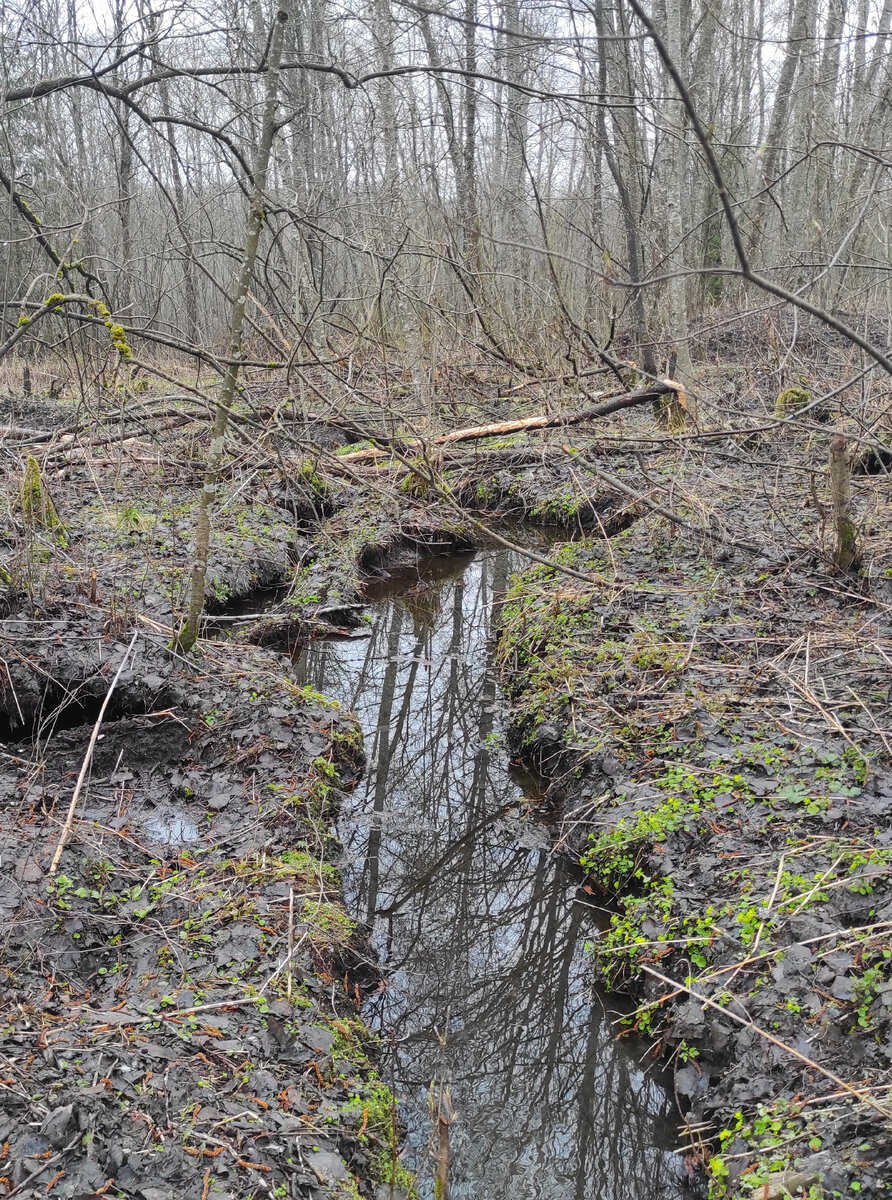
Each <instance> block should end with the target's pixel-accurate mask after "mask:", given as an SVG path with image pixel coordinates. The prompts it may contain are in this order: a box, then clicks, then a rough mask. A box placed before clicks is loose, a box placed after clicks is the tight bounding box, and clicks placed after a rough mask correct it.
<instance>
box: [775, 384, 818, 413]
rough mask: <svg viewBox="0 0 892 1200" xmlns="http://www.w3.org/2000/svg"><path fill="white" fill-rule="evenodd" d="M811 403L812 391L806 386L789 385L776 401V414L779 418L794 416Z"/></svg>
mask: <svg viewBox="0 0 892 1200" xmlns="http://www.w3.org/2000/svg"><path fill="white" fill-rule="evenodd" d="M809 404H811V392H810V391H809V390H808V388H804V387H797V386H794V387H788V388H785V389H784V391H782V392H781V393H780V395H779V396H778V398H777V400H775V402H774V415H775V416H776V417H778V418H779V419H781V420H782V419H783V418H784V417H792V416H794V415H795V414H796V413H798V412H800V411H801V410H802V409H803V408H805V407H806V406H807V405H809Z"/></svg>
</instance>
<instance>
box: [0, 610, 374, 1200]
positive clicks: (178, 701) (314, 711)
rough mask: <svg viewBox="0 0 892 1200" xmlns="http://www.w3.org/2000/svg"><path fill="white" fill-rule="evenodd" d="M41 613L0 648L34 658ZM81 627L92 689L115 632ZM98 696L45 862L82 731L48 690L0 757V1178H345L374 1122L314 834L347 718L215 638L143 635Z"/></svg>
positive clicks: (184, 1183) (71, 1188) (34, 1181)
mask: <svg viewBox="0 0 892 1200" xmlns="http://www.w3.org/2000/svg"><path fill="white" fill-rule="evenodd" d="M60 620H61V619H60ZM18 628H21V625H19V626H18ZM39 628H40V623H39V621H33V622H32V623H31V628H30V633H31V640H30V641H29V640H28V639H26V638H25V637H24V636H22V635H18V637H17V641H16V643H15V644H16V648H17V653H18V654H19V655H21V656H22V657H23V658H25V659H26V660H27V661H28V662H29V663H30V665H31V666H32V668H33V669H34V670H35V671H37V672H39V671H40V669H41V668H43V669H47V666H48V664H47V657H48V656H47V653H46V647H47V640H49V642H50V645H52V630H53V624H52V622H49V621H48V622H47V623H46V625H45V626H44V627H43V628H44V629H45V631H46V633H45V635H44V636H43V637H40V636H38V635H37V632H36V631H37V629H39ZM67 632H68V634H71V632H72V631H71V630H70V629H69V630H67ZM66 640H68V639H66ZM100 645H101V649H102V658H103V664H102V666H101V667H97V672H96V673H97V674H98V675H99V676H100V677H101V678H102V679H103V680H104V681H105V682H106V685H107V680H108V678H109V674H110V672H111V671H113V670H114V669H115V667H116V666H117V664H118V663H119V661H120V657H121V655H122V653H123V651H124V649H125V647H124V645H123V643H122V642H120V641H114V640H110V641H108V642H106V643H105V644H102V643H101V640H100ZM54 648H55V647H54ZM96 649H97V647H96V639H95V638H94V639H93V650H94V652H95V651H96ZM61 658H62V656H61V655H59V656H58V657H57V661H56V662H55V663H53V664H52V666H54V667H55V669H56V672H57V674H56V676H55V679H56V686H62V685H63V681H64V682H65V683H67V685H68V686H70V687H71V688H72V691H73V692H75V693H76V692H77V689H76V687H75V686H74V685H73V682H72V677H71V673H69V676H68V679H67V680H66V679H65V672H64V671H60V670H59V660H60V659H61ZM70 666H71V667H72V668H73V667H74V666H75V664H74V663H71V664H70ZM84 682H86V683H92V680H86V681H82V684H83V683H84ZM81 694H83V693H81ZM135 699H138V700H139V702H140V703H139V710H140V711H138V712H134V710H133V707H132V706H133V702H134V700H135ZM121 702H122V703H123V704H125V705H127V706H131V707H129V709H128V711H126V712H121V713H119V714H114V717H115V719H112V720H110V721H109V723H108V724H106V725H104V726H103V731H104V732H103V733H102V734H101V736H100V739H99V741H98V743H97V749H96V753H95V755H94V758H93V762H92V768H91V772H90V780H89V786H88V788H87V790H86V793H85V795H84V796H83V797H82V801H81V804H80V806H79V808H78V812H77V817H76V820H75V824H74V829H73V834H72V837H71V839H70V840H69V842H68V844H67V847H66V849H65V851H64V853H63V856H62V860H61V864H60V867H59V870H58V872H57V873H56V874H55V875H51V874H50V873H49V867H50V862H51V859H52V855H53V851H54V848H55V846H56V843H57V841H58V837H59V831H60V825H61V819H62V816H63V815H64V812H65V810H66V808H67V805H68V800H69V797H70V795H71V791H72V787H73V782H74V777H75V776H76V774H77V771H78V769H79V766H80V763H81V761H82V760H83V756H84V753H85V750H86V745H87V741H88V737H89V727H88V726H78V727H75V728H70V729H59V728H58V727H57V726H54V724H53V714H52V713H51V712H49V711H47V707H48V704H49V701H48V703H47V706H45V708H44V710H43V712H42V716H41V720H40V723H39V725H38V726H37V727H36V733H37V740H36V742H34V741H32V742H27V743H26V742H19V743H15V742H13V743H7V745H6V746H5V748H4V750H3V751H2V757H0V819H2V845H3V862H4V866H5V868H6V870H5V871H4V872H3V874H2V877H0V911H2V916H3V921H4V927H5V935H4V947H3V1008H4V1026H3V1037H2V1062H3V1075H4V1078H3V1080H2V1086H3V1089H4V1095H5V1101H4V1106H3V1116H2V1118H0V1125H2V1128H0V1134H2V1142H3V1143H4V1144H5V1145H4V1159H3V1163H2V1166H3V1174H4V1175H5V1177H6V1180H7V1188H8V1189H14V1190H15V1193H16V1194H17V1195H25V1196H28V1195H37V1194H41V1195H42V1194H44V1193H45V1191H46V1190H47V1186H48V1185H49V1184H50V1183H52V1185H53V1187H52V1191H53V1194H54V1195H58V1196H63V1197H65V1196H67V1197H74V1196H85V1195H87V1194H89V1195H93V1194H96V1193H100V1192H101V1193H102V1194H106V1193H107V1192H110V1193H111V1194H114V1195H122V1196H137V1197H143V1198H144V1200H163V1198H165V1197H169V1198H171V1200H173V1198H174V1197H180V1196H185V1197H193V1196H194V1197H205V1198H207V1197H209V1196H221V1197H223V1196H230V1197H243V1196H248V1195H272V1194H275V1195H288V1196H317V1197H328V1196H330V1195H334V1194H335V1193H337V1194H338V1195H347V1194H351V1195H356V1194H358V1193H356V1191H355V1186H356V1185H355V1181H354V1174H358V1175H360V1176H361V1177H362V1178H364V1179H367V1180H374V1179H375V1178H381V1177H382V1174H381V1170H380V1169H379V1167H380V1163H378V1164H377V1165H376V1163H375V1161H373V1160H374V1158H375V1155H376V1154H378V1155H380V1154H381V1153H382V1148H387V1147H389V1144H390V1138H391V1137H392V1135H393V1129H394V1127H393V1123H392V1114H391V1112H390V1111H389V1109H388V1107H387V1102H386V1101H385V1100H384V1099H383V1095H384V1093H383V1092H382V1089H381V1087H380V1085H378V1084H377V1083H376V1082H375V1076H374V1072H373V1071H372V1070H371V1064H370V1062H369V1060H368V1058H367V1053H368V1046H367V1034H366V1033H365V1031H364V1027H363V1026H362V1024H361V1023H360V1022H358V1021H357V1020H356V1011H355V1010H356V1007H357V1004H358V998H359V997H360V996H361V992H362V989H363V988H364V987H366V986H371V981H370V979H369V974H368V971H364V972H362V973H360V974H358V975H357V974H355V973H354V971H353V968H354V967H355V965H356V964H357V962H358V949H359V947H360V946H361V940H360V939H358V938H357V934H356V927H355V925H354V923H353V922H352V921H351V920H350V919H349V917H348V916H347V914H346V912H345V911H344V908H343V905H342V903H341V900H340V880H339V875H338V871H337V869H336V867H335V866H334V860H335V859H336V858H337V854H338V847H337V844H336V843H335V842H334V841H333V840H332V838H331V834H330V826H331V822H332V819H333V813H334V811H335V810H336V807H337V803H338V801H339V795H340V788H341V786H342V785H345V784H350V783H352V781H353V780H354V779H355V777H356V774H357V771H358V769H359V766H360V763H361V740H360V738H359V736H358V732H357V730H356V727H355V726H354V725H353V723H352V721H350V720H349V719H347V718H345V717H344V716H343V715H342V714H341V713H340V712H339V711H338V710H337V709H336V708H335V707H333V706H332V705H331V704H330V703H329V702H327V701H325V699H324V698H323V697H321V696H317V695H315V694H313V693H311V692H310V691H308V690H307V689H305V688H303V687H301V686H300V685H299V684H298V683H297V681H296V679H295V677H294V675H293V673H292V672H291V670H290V664H289V663H288V662H287V661H284V660H280V659H277V658H276V657H275V656H272V655H270V654H268V653H264V652H261V651H258V650H252V649H251V648H249V647H236V646H230V647H226V646H216V647H208V648H207V649H206V653H205V654H204V655H203V656H202V658H201V659H200V660H198V662H197V663H196V664H195V665H187V664H183V663H176V662H173V663H172V662H171V661H170V659H169V657H168V656H166V655H165V654H163V652H162V649H161V647H160V646H159V645H158V644H157V641H155V640H153V639H152V638H151V636H149V637H147V638H143V639H140V640H138V641H137V644H136V648H135V654H134V656H133V659H132V663H131V666H130V668H129V671H128V672H127V676H126V677H125V679H124V686H123V688H122V692H121ZM159 706H160V707H159ZM64 711H66V710H63V712H64ZM376 1089H377V1091H376ZM369 1105H371V1106H372V1107H373V1109H374V1112H373V1115H372V1117H371V1119H370V1120H369V1119H366V1121H365V1129H364V1130H363V1137H362V1138H360V1137H359V1134H358V1130H359V1128H360V1126H361V1125H362V1123H363V1113H364V1111H365V1110H366V1108H368V1107H369ZM388 1153H389V1150H388ZM348 1168H349V1173H348ZM338 1180H340V1181H341V1182H340V1183H337V1182H336V1181H338ZM344 1188H352V1189H353V1190H352V1191H344ZM339 1189H340V1190H339Z"/></svg>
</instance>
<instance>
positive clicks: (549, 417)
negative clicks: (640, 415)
mask: <svg viewBox="0 0 892 1200" xmlns="http://www.w3.org/2000/svg"><path fill="white" fill-rule="evenodd" d="M679 391H680V385H679V384H677V383H675V382H674V381H673V380H667V381H666V382H665V383H655V384H652V385H651V386H650V387H648V388H640V389H638V390H637V391H634V392H619V393H616V394H614V395H612V396H605V398H604V399H603V400H602V401H601V403H600V404H596V405H595V406H594V407H593V408H585V409H582V410H581V411H579V412H570V413H556V414H549V413H542V414H540V415H539V416H536V417H522V418H520V419H519V420H517V421H497V422H496V423H495V424H492V425H476V426H473V427H471V428H468V429H453V430H452V431H451V432H450V433H441V434H438V436H437V437H432V438H428V439H424V440H423V439H421V438H410V439H409V440H407V441H405V442H403V443H402V446H401V447H400V448H401V449H405V450H410V449H413V448H417V447H419V446H425V445H426V446H446V445H450V444H451V443H453V442H470V441H477V440H479V439H480V438H488V437H502V436H504V435H505V434H509V433H526V432H528V431H530V430H537V429H557V428H560V427H562V426H564V425H581V424H582V423H583V422H585V421H596V420H597V419H598V418H599V417H606V416H609V415H610V413H615V412H619V411H620V409H623V408H635V407H636V406H637V405H639V404H649V403H652V402H653V401H654V400H659V398H660V397H661V396H666V395H669V394H670V393H676V394H677V393H678V392H679ZM390 453H391V451H389V450H380V449H377V448H376V447H372V448H371V449H368V450H354V451H353V452H352V454H339V455H338V456H337V457H338V462H342V463H344V462H367V461H368V460H369V459H375V458H386V457H387V455H388V454H390Z"/></svg>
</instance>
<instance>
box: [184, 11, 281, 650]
mask: <svg viewBox="0 0 892 1200" xmlns="http://www.w3.org/2000/svg"><path fill="white" fill-rule="evenodd" d="M289 3H290V0H280V7H279V9H278V11H277V12H276V15H275V17H274V18H273V21H274V24H273V31H272V37H271V38H270V47H269V58H268V61H267V71H266V96H265V100H264V107H263V126H262V128H261V132H260V144H259V145H258V147H257V153H256V155H255V157H254V166H253V175H254V180H253V187H252V190H251V208H250V211H249V213H248V221H247V226H246V230H245V248H244V252H243V254H242V260H241V265H240V266H239V269H238V272H237V274H236V278H235V282H234V288H233V301H232V308H231V309H230V314H229V363H228V366H227V367H226V372H225V374H224V376H223V381H222V384H221V386H220V394H219V396H218V398H217V407H216V412H215V415H214V422H213V425H212V427H211V440H210V444H209V446H208V452H207V459H206V462H205V474H204V486H203V487H202V489H201V493H200V496H199V501H198V520H197V522H196V527H195V562H194V565H193V567H192V583H191V590H190V595H189V611H188V615H187V617H186V623H185V625H184V626H183V628H182V630H181V631H180V633H179V635H178V637H177V643H178V645H179V648H180V649H181V650H182V651H184V652H188V651H189V650H191V649H192V647H193V646H194V645H195V640H196V638H197V637H198V624H199V621H200V619H201V614H202V612H203V611H204V596H205V584H206V582H207V572H208V558H209V555H210V535H211V511H212V509H213V506H214V501H215V500H216V497H217V489H218V486H219V475H220V464H221V461H222V459H223V449H224V446H225V443H226V426H227V424H228V422H229V413H230V410H231V408H232V403H233V400H234V399H235V394H236V387H237V385H238V377H239V362H240V359H241V358H242V341H243V338H242V334H243V331H244V326H245V308H246V307H247V303H248V293H249V292H250V290H251V285H252V283H253V281H254V266H255V263H256V261H257V247H258V245H259V243H260V234H261V232H262V230H263V225H264V220H265V214H264V202H265V197H264V193H265V191H266V179H267V174H268V171H269V161H270V152H271V150H272V144H273V136H274V134H275V129H276V107H277V104H278V90H279V63H280V62H281V59H282V43H283V40H284V34H285V22H286V21H287V20H288V16H289Z"/></svg>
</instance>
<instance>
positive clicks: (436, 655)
mask: <svg viewBox="0 0 892 1200" xmlns="http://www.w3.org/2000/svg"><path fill="white" fill-rule="evenodd" d="M511 569H513V564H512V562H511V557H510V555H509V553H508V552H506V551H484V552H482V553H480V554H478V555H475V556H473V557H471V556H466V557H464V558H463V559H458V560H456V559H449V560H443V559H441V560H433V561H432V562H431V563H429V564H427V565H426V566H425V568H423V569H422V571H421V572H420V573H419V574H417V575H416V576H414V577H413V579H412V580H409V581H407V580H406V579H405V578H404V579H402V580H400V581H391V582H390V583H389V584H387V585H383V586H379V588H378V595H377V598H376V600H375V602H374V604H373V606H372V614H373V617H374V624H373V625H372V627H371V636H370V637H369V638H367V639H356V640H353V639H351V640H338V641H334V640H332V641H325V642H317V643H315V644H314V645H312V646H311V647H310V648H309V650H308V651H307V652H306V653H305V655H304V659H303V662H302V664H301V665H302V667H303V669H304V670H305V672H306V677H307V681H308V682H310V683H311V684H312V685H313V686H314V687H317V688H319V690H321V691H324V692H326V693H327V694H328V695H331V696H335V697H337V698H338V699H339V700H340V701H341V703H342V704H343V705H344V706H345V707H349V708H351V709H352V710H353V711H354V712H356V714H357V715H358V717H359V719H360V721H361V723H362V726H363V730H364V733H365V737H366V748H367V752H368V756H369V768H368V772H367V774H366V776H365V778H364V780H363V782H362V784H361V785H360V787H359V788H358V789H357V792H356V794H355V795H354V796H353V797H352V799H351V801H350V802H349V806H348V808H347V809H346V810H345V812H344V816H343V819H342V824H341V835H342V837H343V839H344V842H345V846H346V849H347V863H346V869H345V873H344V875H345V886H346V890H347V897H348V903H349V905H350V906H351V909H352V911H353V912H354V913H355V914H356V915H358V916H361V917H362V918H363V919H366V920H368V922H369V923H370V925H371V926H372V928H373V931H374V933H373V940H374V945H375V948H376V950H377V952H378V954H379V955H380V957H381V959H382V961H383V962H384V964H385V966H386V968H387V970H388V974H389V987H388V989H387V991H385V992H384V993H383V994H382V995H381V996H380V997H376V998H375V999H374V1000H372V1001H370V1002H369V1003H368V1004H367V1006H366V1008H365V1009H364V1015H365V1017H366V1019H367V1020H368V1021H369V1023H370V1024H371V1025H372V1026H373V1027H374V1028H377V1029H378V1030H379V1032H380V1033H381V1034H382V1039H383V1043H384V1048H385V1057H386V1060H387V1061H385V1063H384V1074H385V1078H387V1079H388V1080H389V1081H390V1080H391V1078H392V1080H393V1083H394V1085H395V1088H396V1091H397V1094H398V1095H399V1097H400V1102H401V1110H402V1112H403V1114H404V1117H405V1119H406V1121H407V1124H408V1131H409V1149H408V1154H407V1159H408V1163H407V1165H409V1166H414V1167H417V1166H418V1165H419V1164H420V1163H421V1162H422V1161H423V1159H424V1155H425V1151H426V1149H427V1145H428V1139H429V1137H430V1128H431V1120H430V1114H429V1111H428V1103H427V1095H428V1090H429V1087H430V1084H431V1081H432V1080H435V1079H437V1080H438V1079H441V1078H442V1079H443V1080H444V1081H445V1083H446V1084H447V1085H448V1086H449V1087H450V1088H451V1092H452V1100H453V1104H454V1107H455V1110H456V1114H457V1121H456V1123H455V1125H454V1126H453V1129H452V1147H453V1157H452V1171H451V1180H452V1188H451V1195H452V1198H453V1200H509V1198H510V1200H651V1198H652V1197H657V1196H659V1197H661V1198H662V1200H666V1198H668V1200H672V1198H673V1197H678V1196H681V1195H682V1194H683V1192H684V1188H683V1186H682V1182H681V1172H680V1167H679V1163H678V1160H677V1159H676V1158H675V1157H674V1156H673V1155H672V1154H671V1153H670V1152H669V1148H670V1147H671V1145H672V1144H673V1143H672V1136H673V1126H674V1125H675V1124H676V1121H675V1117H674V1112H673V1107H672V1105H671V1104H670V1103H669V1101H668V1099H667V1097H666V1095H665V1093H664V1091H663V1090H662V1089H661V1088H660V1087H659V1086H658V1085H657V1084H656V1083H655V1082H654V1081H653V1080H651V1079H650V1078H649V1077H648V1076H647V1074H646V1073H645V1071H644V1070H643V1069H642V1068H641V1067H639V1066H638V1064H637V1062H636V1058H635V1056H634V1055H633V1054H632V1053H631V1051H630V1050H627V1049H626V1048H625V1047H624V1045H623V1044H618V1043H617V1042H616V1040H615V1037H614V1031H613V1030H612V1027H611V1024H610V1021H609V1019H608V1018H606V1017H605V1016H604V1013H603V1010H602V1006H601V1003H600V1001H599V999H598V997H597V996H596V995H595V994H594V993H593V991H592V989H591V985H590V969H589V965H588V963H587V959H586V954H585V949H584V942H585V937H586V926H587V924H588V920H589V914H588V913H587V910H586V908H585V907H584V906H583V905H582V904H580V903H578V902H577V901H576V890H577V882H578V881H577V880H574V879H573V878H571V877H569V876H568V875H567V874H566V873H565V872H564V871H563V870H562V869H561V867H560V864H558V863H556V862H555V860H554V859H553V858H552V856H551V855H550V853H549V849H548V842H549V838H548V834H547V831H546V830H544V829H542V828H539V827H538V826H537V824H536V823H535V821H533V820H530V819H529V818H525V817H524V815H523V809H522V807H521V805H520V801H521V799H522V789H521V785H520V783H519V782H518V780H517V779H516V778H513V777H512V775H511V774H510V773H509V769H508V763H507V758H506V755H505V753H504V750H502V749H499V748H498V747H493V746H492V745H491V742H492V740H493V739H492V738H491V737H490V736H489V735H491V734H493V733H494V732H497V731H498V730H499V729H500V728H501V727H502V719H503V713H502V705H501V698H500V694H499V691H498V688H497V685H496V681H495V676H494V672H493V669H492V662H491V649H492V636H493V631H494V624H495V621H496V620H497V605H498V598H499V597H500V595H501V594H502V593H503V592H504V589H505V585H506V581H507V579H508V575H509V572H510V570H511ZM438 1033H445V1035H446V1039H445V1040H446V1044H445V1047H444V1046H443V1045H442V1044H441V1042H440V1039H439V1037H438ZM638 1053H640V1048H639V1050H638ZM430 1174H431V1173H430V1171H429V1170H425V1171H424V1172H423V1176H426V1177H427V1178H428V1179H429V1178H430ZM431 1193H432V1184H430V1185H428V1184H425V1185H424V1186H423V1187H422V1195H425V1196H429V1195H431Z"/></svg>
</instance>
